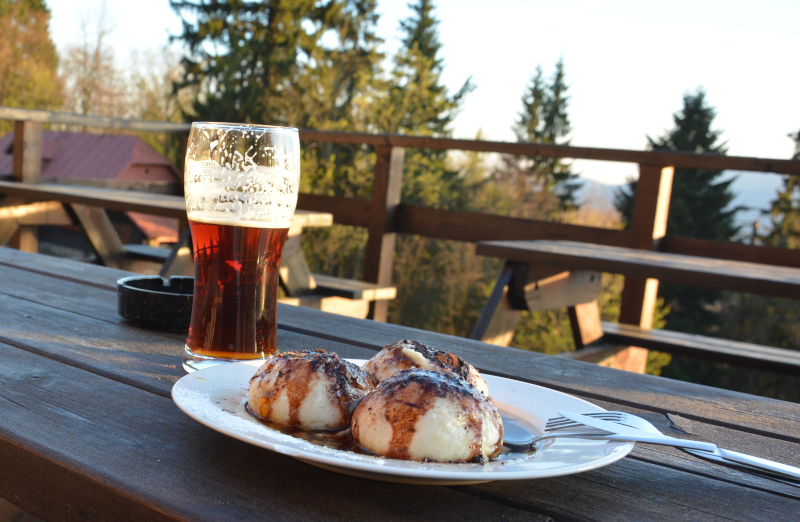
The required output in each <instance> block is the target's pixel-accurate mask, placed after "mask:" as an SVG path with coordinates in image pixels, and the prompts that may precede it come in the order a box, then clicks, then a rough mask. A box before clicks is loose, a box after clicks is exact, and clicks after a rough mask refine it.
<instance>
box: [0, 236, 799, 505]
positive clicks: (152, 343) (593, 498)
mask: <svg viewBox="0 0 800 522" xmlns="http://www.w3.org/2000/svg"><path fill="white" fill-rule="evenodd" d="M120 275H127V273H126V272H123V271H118V270H111V269H106V268H102V267H95V266H89V265H81V264H78V263H74V262H69V261H65V260H60V259H55V258H47V257H45V256H39V255H31V254H25V253H20V252H16V251H12V250H7V249H0V281H2V284H0V310H1V311H2V313H3V314H4V316H5V317H4V319H5V320H4V321H2V322H0V360H2V361H3V364H0V411H2V414H3V418H4V423H0V471H1V472H0V496H5V497H6V498H11V497H13V498H14V499H17V502H18V503H19V504H20V505H21V506H22V507H23V508H33V509H34V510H39V511H38V512H35V514H39V515H40V516H45V517H46V518H51V517H53V518H58V517H59V516H60V517H63V516H70V515H71V516H74V517H77V516H80V514H83V516H84V517H86V516H89V517H91V516H92V515H94V518H98V517H99V515H100V514H101V513H102V514H105V515H119V516H120V517H121V518H141V517H149V518H157V517H158V516H164V517H167V518H169V517H176V516H181V517H188V518H196V519H205V518H224V517H231V518H255V517H263V518H278V519H281V518H298V517H300V518H344V517H345V516H348V517H349V518H352V519H355V520H360V519H367V518H370V519H374V518H375V517H380V518H387V519H400V518H405V519H408V518H423V519H424V518H432V517H435V518H442V519H444V520H448V519H456V518H459V519H463V518H465V517H466V518H467V519H476V518H481V519H487V518H488V519H492V520H493V519H495V518H503V517H505V518H509V519H517V518H525V519H531V518H534V517H540V518H545V517H548V516H549V517H553V518H555V519H559V520H560V519H575V520H580V519H587V520H589V519H591V520H626V519H627V520H640V519H642V518H649V519H665V520H671V519H674V518H675V515H678V516H680V517H683V518H692V519H700V520H714V519H718V518H728V519H745V518H750V517H758V518H762V519H765V518H766V519H775V520H779V519H781V518H786V519H790V518H791V516H793V515H794V514H795V513H796V512H797V507H798V496H799V495H800V488H793V487H791V486H786V485H781V484H776V483H775V482H774V481H769V480H767V479H762V478H758V477H752V476H749V475H745V474H743V473H742V472H738V471H733V470H728V469H726V468H721V467H719V466H714V465H711V464H708V463H705V462H702V461H698V460H697V459H695V458H694V457H690V456H688V455H685V454H683V453H682V452H679V451H677V450H674V449H670V448H666V449H662V448H653V447H648V446H643V445H641V446H638V447H637V448H636V449H635V450H634V452H633V453H632V455H631V456H630V457H629V458H626V459H624V460H623V461H621V462H619V463H616V464H614V465H611V466H608V467H606V468H602V469H600V470H596V471H592V472H588V473H582V474H578V475H575V476H570V477H562V478H553V479H547V480H529V481H515V482H511V483H493V484H486V485H479V486H461V487H457V488H429V487H428V488H426V487H421V486H403V485H396V484H384V483H377V482H374V481H365V480H362V479H355V478H350V477H346V476H341V475H337V474H334V473H331V472H327V471H323V470H318V469H316V468H313V467H310V466H307V465H305V464H301V463H299V462H296V461H294V460H292V459H289V458H286V457H282V456H280V455H275V454H272V453H271V452H267V451H264V450H260V449H258V448H253V447H250V446H249V445H246V444H243V443H239V442H236V441H232V440H231V439H229V438H227V437H225V436H223V435H220V434H217V433H216V432H213V431H212V430H209V429H207V428H205V427H203V426H201V425H199V424H198V423H195V422H194V421H192V420H190V419H189V418H188V417H186V416H185V415H183V414H182V413H181V412H180V411H179V410H178V409H177V408H176V407H175V406H174V404H172V402H171V400H170V399H169V398H168V397H169V389H170V388H171V385H172V383H173V382H174V380H176V379H177V378H178V377H179V376H180V375H182V371H180V368H179V364H180V357H179V350H176V349H175V346H177V347H180V346H182V342H183V339H182V336H181V335H180V334H162V333H159V332H155V331H150V330H146V329H141V328H137V327H133V326H132V325H129V324H127V323H125V322H124V321H123V320H122V319H121V318H120V317H119V316H117V315H116V294H115V282H116V279H117V278H118V277H119V276H120ZM84 281H91V282H92V283H91V284H85V283H84ZM26 289H27V290H26ZM79 303H83V306H79ZM27 316H30V317H27ZM279 322H280V329H279V343H280V344H281V350H282V351H286V350H289V349H300V348H317V347H321V348H325V349H329V350H331V351H336V352H338V353H340V354H342V355H344V356H347V357H359V358H366V357H369V356H370V355H371V354H374V353H375V352H376V351H377V350H378V349H380V347H382V346H383V345H384V344H387V343H390V342H393V341H395V340H397V339H400V338H405V337H410V338H414V339H419V340H423V341H426V342H429V343H431V344H433V345H434V346H436V347H439V348H444V349H451V350H452V351H455V352H456V353H459V354H460V355H462V356H463V357H465V358H466V359H467V360H469V361H471V362H473V363H474V364H476V366H478V367H479V368H481V369H482V370H484V371H490V372H492V373H497V374H502V375H507V376H510V377H514V378H518V379H521V380H525V381H527V382H533V383H541V384H544V385H546V386H548V387H550V388H554V389H560V390H562V391H565V392H567V393H571V394H574V395H577V396H582V397H585V398H588V399H589V400H592V401H593V402H595V403H597V404H599V405H601V406H603V407H606V408H613V409H626V410H628V411H633V412H636V413H640V414H643V415H644V416H648V418H650V419H651V420H655V421H656V424H657V425H658V426H659V427H660V428H662V429H665V430H666V431H667V432H668V433H673V434H674V431H672V432H670V431H669V426H668V425H667V424H666V418H664V417H663V416H660V415H658V412H670V413H673V414H675V415H674V416H673V419H674V420H675V421H676V422H677V423H678V424H679V425H681V426H683V427H684V428H685V429H687V430H689V431H690V432H691V433H693V434H696V435H698V436H700V437H702V438H711V439H714V440H719V441H720V442H724V443H725V445H726V446H727V447H730V448H732V449H738V450H742V451H749V452H752V453H756V454H759V455H761V456H765V457H770V458H775V459H777V460H783V461H784V462H788V463H792V464H795V465H800V460H799V459H800V439H798V437H799V436H798V433H800V420H799V417H800V406H798V405H796V404H791V403H786V402H782V401H774V400H770V399H763V398H760V397H754V396H748V395H744V394H739V393H735V392H728V391H725V390H715V389H712V388H708V387H704V386H699V385H691V384H688V383H681V382H677V381H670V380H668V379H662V378H658V377H653V376H646V375H635V374H629V373H627V372H620V371H614V370H609V369H606V368H599V367H596V366H594V365H590V364H585V363H579V362H575V361H569V360H564V359H559V358H553V357H547V356H543V355H539V354H531V353H526V352H522V351H520V350H515V349H509V348H498V347H491V346H489V345H486V344H483V343H480V342H476V341H470V340H465V339H458V338H453V337H449V336H444V335H441V334H435V333H431V332H423V331H419V330H413V329H409V328H404V327H400V326H397V325H388V324H380V323H374V322H370V321H361V320H355V319H350V318H344V317H340V316H334V315H331V314H324V313H320V312H318V311H314V310H306V309H300V308H294V307H279ZM76 328H77V330H75V329H76ZM3 343H5V344H3ZM40 354H41V355H40ZM153 363H156V364H155V365H154V364H153ZM154 368H155V369H154ZM98 398H101V399H102V400H98ZM117 404H121V405H124V406H125V407H124V408H120V409H119V411H115V410H112V409H110V406H109V405H112V406H113V405H117ZM6 419H9V422H5V420H6ZM42 419H46V420H47V426H46V429H45V430H44V432H42V429H41V428H38V429H37V426H41V424H42ZM659 419H660V422H659ZM143 434H144V436H143ZM198 448H200V451H198ZM237 459H238V461H237ZM242 462H246V463H247V465H245V466H241V463H242ZM276 469H279V470H280V475H276V474H275V470H276ZM7 470H8V471H10V472H12V473H2V472H5V471H7ZM54 470H58V472H55V471H54ZM9 476H13V477H14V478H15V479H18V480H10V479H8V478H4V477H9ZM276 476H279V477H280V478H279V479H278V478H276ZM192 477H199V478H198V479H197V480H193V479H192ZM132 485H136V486H135V487H133V486H132ZM75 488H77V489H75ZM43 490H47V491H52V495H50V496H49V497H48V500H45V501H41V500H40V497H41V494H40V493H41V491H43ZM309 491H313V492H314V494H313V496H309V494H308V492H309ZM354 492H356V493H354ZM195 496H201V497H202V499H201V500H200V502H199V503H197V502H195V503H193V504H192V506H189V505H187V501H186V499H194V498H195ZM409 498H413V499H415V500H414V502H412V503H411V504H412V505H411V506H410V507H409V502H408V499H409ZM20 499H22V501H20ZM136 499H144V500H146V501H147V502H149V503H150V504H152V505H151V506H150V507H149V508H148V509H146V510H144V508H145V506H142V505H140V504H138V502H139V501H138V500H136ZM90 501H91V502H92V505H94V506H95V507H94V508H92V509H95V510H97V511H86V509H87V508H86V507H85V506H83V505H82V502H84V503H88V502H90ZM137 506H138V507H137ZM59 509H61V510H64V511H63V513H67V515H58V516H57V515H56V514H57V513H58V510H59ZM348 509H349V510H350V511H348ZM29 510H31V509H29ZM82 510H83V511H82ZM105 518H108V516H106V517H105ZM534 519H535V518H534Z"/></svg>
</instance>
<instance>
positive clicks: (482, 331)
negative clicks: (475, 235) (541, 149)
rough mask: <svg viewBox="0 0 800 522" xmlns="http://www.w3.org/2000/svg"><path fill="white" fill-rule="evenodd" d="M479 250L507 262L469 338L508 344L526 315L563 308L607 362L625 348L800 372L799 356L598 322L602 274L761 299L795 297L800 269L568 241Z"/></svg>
mask: <svg viewBox="0 0 800 522" xmlns="http://www.w3.org/2000/svg"><path fill="white" fill-rule="evenodd" d="M476 251H477V253H478V254H479V255H483V256H489V257H498V258H502V259H505V260H506V264H505V266H504V268H503V271H502V272H501V275H500V277H499V278H498V281H497V283H496V285H495V289H494V291H493V293H492V295H491V296H490V299H489V302H488V303H487V305H486V307H485V308H484V310H483V312H482V313H481V316H480V318H479V320H478V322H477V324H476V326H475V329H474V330H473V332H472V334H471V337H472V338H474V339H482V340H484V341H488V342H493V343H495V344H506V345H507V344H508V341H510V337H511V335H513V329H514V328H515V327H516V324H517V323H518V321H519V318H520V315H521V312H522V311H523V310H534V311H535V310H546V309H553V308H561V307H567V308H569V312H570V319H571V322H572V327H573V337H574V339H575V344H576V347H577V350H576V351H575V352H572V353H570V354H569V355H568V356H570V357H572V358H575V359H581V360H587V361H591V362H601V363H602V362H603V361H607V360H608V358H609V357H610V356H612V355H613V354H615V353H618V352H619V351H620V350H621V349H624V348H626V347H628V346H636V347H640V348H645V349H654V350H659V351H664V352H669V353H673V354H678V355H686V356H691V357H696V358H700V359H708V360H714V361H719V362H728V363H732V364H740V365H746V366H749V367H753V368H761V369H768V370H773V371H779V372H783V373H790V374H794V375H800V352H797V351H793V350H786V349H781V348H771V347H766V346H760V345H755V344H750V343H741V342H735V341H729V340H724V339H713V338H707V337H702V336H698V335H689V334H683V333H678V332H670V331H667V330H651V329H646V328H640V327H638V326H632V325H626V324H612V323H604V322H601V321H600V312H599V308H598V306H597V302H596V300H595V299H596V296H597V294H598V293H599V291H600V274H599V272H611V273H617V274H623V275H625V276H626V277H638V278H648V282H654V283H655V288H657V283H658V280H664V281H671V282H676V283H682V284H687V285H694V286H701V287H707V288H718V289H726V290H731V291H737V292H747V293H755V294H760V295H766V296H772V297H782V298H793V299H798V298H800V269H797V268H789V267H783V266H771V265H764V264H758V263H748V262H740V261H729V260H720V259H710V258H704V257H696V256H686V255H679V254H668V253H662V252H652V251H644V250H636V249H630V248H621V247H610V246H604V245H594V244H588V243H576V242H572V241H549V240H539V241H484V242H480V243H478V246H477V249H476Z"/></svg>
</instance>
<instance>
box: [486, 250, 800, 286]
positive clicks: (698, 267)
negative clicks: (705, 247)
mask: <svg viewBox="0 0 800 522" xmlns="http://www.w3.org/2000/svg"><path fill="white" fill-rule="evenodd" d="M476 252H477V254H478V255H481V256H489V257H499V258H502V259H506V260H509V261H518V262H524V263H531V264H535V265H549V266H556V267H559V268H562V269H564V270H597V271H601V272H611V273H617V274H624V275H626V276H633V277H643V278H653V279H659V280H663V281H672V282H675V283H683V284H688V285H696V286H702V287H709V288H722V289H726V290H733V291H739V292H750V293H755V294H761V295H770V296H774V297H786V298H793V299H797V298H798V296H799V295H800V269H798V268H789V267H781V266H770V265H763V264H758V263H747V262H741V261H728V260H723V259H711V258H701V257H695V256H685V255H680V254H668V253H663V252H650V251H645V250H636V249H631V248H621V247H610V246H604V245H594V244H589V243H577V242H573V241H547V240H539V241H482V242H480V243H478V246H477V247H476Z"/></svg>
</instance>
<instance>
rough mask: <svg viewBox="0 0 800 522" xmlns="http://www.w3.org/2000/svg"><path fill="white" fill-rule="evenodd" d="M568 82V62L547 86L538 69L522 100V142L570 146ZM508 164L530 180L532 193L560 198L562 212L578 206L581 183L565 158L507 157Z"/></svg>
mask: <svg viewBox="0 0 800 522" xmlns="http://www.w3.org/2000/svg"><path fill="white" fill-rule="evenodd" d="M567 90H568V86H567V84H566V82H565V73H564V60H563V59H561V60H559V61H558V62H557V63H556V70H555V73H554V74H553V77H552V79H551V80H550V83H549V84H548V83H545V79H544V76H543V72H542V67H541V66H538V67H537V68H536V73H535V74H534V76H533V78H532V79H531V83H530V86H529V87H528V90H527V91H526V92H525V94H524V95H523V97H522V111H521V112H520V113H519V114H518V119H517V121H516V122H515V124H514V126H513V131H514V134H515V136H516V138H517V141H518V142H520V143H528V142H530V143H548V144H558V145H568V144H569V140H565V139H564V138H566V137H567V135H568V134H569V133H570V131H571V130H572V129H571V127H570V122H569V115H568V114H567V107H568V103H569V96H567ZM506 165H507V166H508V167H510V168H511V170H512V171H517V172H518V175H521V176H523V177H524V178H525V180H526V183H525V184H526V185H527V186H528V190H529V191H543V192H545V193H548V194H554V195H555V196H556V197H557V198H558V203H559V208H558V210H567V209H574V208H576V207H577V206H578V202H577V201H576V200H575V192H576V191H577V190H578V189H579V188H580V186H581V183H580V182H578V181H577V177H578V176H577V174H574V173H573V172H572V171H571V164H570V163H569V162H567V161H564V160H563V159H561V158H544V157H539V156H532V157H528V158H524V159H521V160H520V159H516V158H507V161H506Z"/></svg>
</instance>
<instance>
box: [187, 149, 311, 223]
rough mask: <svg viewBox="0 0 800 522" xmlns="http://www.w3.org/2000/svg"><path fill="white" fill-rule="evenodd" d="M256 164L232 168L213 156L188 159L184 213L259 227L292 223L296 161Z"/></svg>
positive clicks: (205, 219)
mask: <svg viewBox="0 0 800 522" xmlns="http://www.w3.org/2000/svg"><path fill="white" fill-rule="evenodd" d="M276 163H277V165H276V166H273V167H265V166H261V165H255V164H253V163H252V162H251V163H249V164H247V165H244V164H242V163H238V164H237V167H240V168H243V170H238V169H232V168H230V167H229V166H223V165H219V164H218V163H217V162H216V161H213V160H203V161H195V160H188V161H187V162H186V168H185V172H186V174H185V183H184V187H185V194H186V213H187V215H188V217H189V219H191V220H192V221H200V222H203V223H213V224H219V225H240V226H249V227H258V228H288V227H290V226H291V224H292V217H293V216H294V211H295V207H296V206H297V193H298V186H299V181H300V168H299V165H297V166H295V165H291V166H289V167H290V168H285V167H284V166H281V163H280V162H276Z"/></svg>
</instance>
